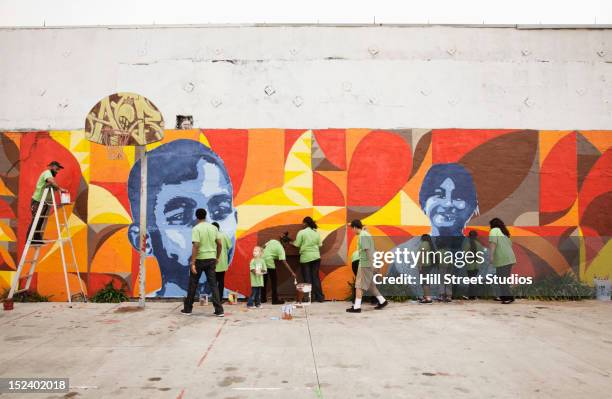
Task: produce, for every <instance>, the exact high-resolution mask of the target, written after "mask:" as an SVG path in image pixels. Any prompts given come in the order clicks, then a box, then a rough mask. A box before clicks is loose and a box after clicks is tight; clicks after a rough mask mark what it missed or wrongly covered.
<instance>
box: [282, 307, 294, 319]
mask: <svg viewBox="0 0 612 399" xmlns="http://www.w3.org/2000/svg"><path fill="white" fill-rule="evenodd" d="M281 319H283V320H291V319H293V305H283V306H282V307H281Z"/></svg>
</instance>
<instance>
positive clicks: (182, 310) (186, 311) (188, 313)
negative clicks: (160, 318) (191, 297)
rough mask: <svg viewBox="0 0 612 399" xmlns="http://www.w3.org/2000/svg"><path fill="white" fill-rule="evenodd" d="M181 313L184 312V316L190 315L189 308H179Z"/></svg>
mask: <svg viewBox="0 0 612 399" xmlns="http://www.w3.org/2000/svg"><path fill="white" fill-rule="evenodd" d="M181 313H182V314H184V315H185V316H191V310H185V309H181Z"/></svg>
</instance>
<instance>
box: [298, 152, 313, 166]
mask: <svg viewBox="0 0 612 399" xmlns="http://www.w3.org/2000/svg"><path fill="white" fill-rule="evenodd" d="M294 155H295V157H296V158H297V159H299V160H300V161H302V162H303V163H304V165H306V166H307V167H308V168H311V167H312V166H311V165H312V158H311V155H310V153H309V152H296V153H294Z"/></svg>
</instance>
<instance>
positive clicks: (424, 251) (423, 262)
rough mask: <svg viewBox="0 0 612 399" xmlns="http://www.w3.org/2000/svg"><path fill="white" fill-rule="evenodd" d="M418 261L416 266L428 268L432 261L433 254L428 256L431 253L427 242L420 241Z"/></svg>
mask: <svg viewBox="0 0 612 399" xmlns="http://www.w3.org/2000/svg"><path fill="white" fill-rule="evenodd" d="M419 252H420V253H419V259H418V262H417V263H418V266H419V267H430V266H431V262H432V259H433V257H434V256H433V254H430V255H428V253H430V252H431V245H429V243H428V242H427V241H421V243H420V244H419Z"/></svg>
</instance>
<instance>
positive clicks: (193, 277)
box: [185, 259, 223, 313]
mask: <svg viewBox="0 0 612 399" xmlns="http://www.w3.org/2000/svg"><path fill="white" fill-rule="evenodd" d="M195 267H196V273H195V274H193V273H192V272H191V267H190V268H189V289H188V291H187V298H185V311H187V312H191V310H192V309H193V301H194V300H195V295H196V291H197V289H198V284H199V282H200V277H202V272H204V273H205V274H206V281H207V282H208V284H209V286H210V288H211V291H212V303H213V306H214V307H215V313H223V306H221V299H220V298H219V289H218V288H217V276H216V275H215V260H214V259H196V262H195Z"/></svg>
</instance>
